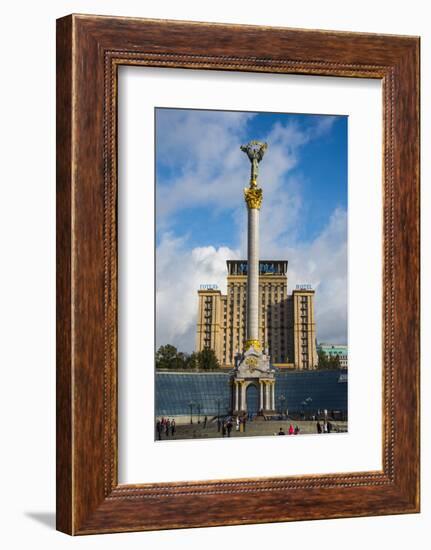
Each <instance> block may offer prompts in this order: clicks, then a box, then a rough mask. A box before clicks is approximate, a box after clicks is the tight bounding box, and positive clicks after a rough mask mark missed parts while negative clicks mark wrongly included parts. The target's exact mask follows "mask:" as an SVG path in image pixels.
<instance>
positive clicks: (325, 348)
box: [317, 343, 348, 369]
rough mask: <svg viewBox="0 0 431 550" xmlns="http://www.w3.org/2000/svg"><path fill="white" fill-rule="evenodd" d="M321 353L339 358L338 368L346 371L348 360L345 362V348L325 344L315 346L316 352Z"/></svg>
mask: <svg viewBox="0 0 431 550" xmlns="http://www.w3.org/2000/svg"><path fill="white" fill-rule="evenodd" d="M319 351H322V352H323V353H326V355H327V356H328V358H329V357H335V356H336V355H338V357H339V358H340V367H341V368H342V369H347V365H348V360H347V356H348V353H347V346H343V345H338V344H325V343H321V344H318V345H317V352H319Z"/></svg>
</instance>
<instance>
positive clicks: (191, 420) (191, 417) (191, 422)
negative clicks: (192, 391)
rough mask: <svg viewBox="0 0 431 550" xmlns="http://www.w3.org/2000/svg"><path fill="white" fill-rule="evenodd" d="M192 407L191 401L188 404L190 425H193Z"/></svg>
mask: <svg viewBox="0 0 431 550" xmlns="http://www.w3.org/2000/svg"><path fill="white" fill-rule="evenodd" d="M193 406H194V403H193V401H190V403H189V407H190V424H193Z"/></svg>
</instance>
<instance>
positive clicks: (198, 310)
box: [143, 107, 348, 442]
mask: <svg viewBox="0 0 431 550" xmlns="http://www.w3.org/2000/svg"><path fill="white" fill-rule="evenodd" d="M154 120H155V327H156V330H155V358H154V368H155V388H154V391H155V412H154V439H155V441H160V442H165V441H175V440H184V439H206V438H232V437H256V436H280V435H286V436H289V435H296V436H298V435H311V434H313V435H321V436H324V435H329V434H337V433H345V432H348V303H347V301H348V292H347V285H348V256H347V250H348V231H347V228H348V155H347V151H348V116H346V115H341V114H332V113H331V114H322V113H288V112H286V113H275V112H248V111H227V110H202V109H184V108H181V109H180V108H174V107H172V108H166V107H156V108H155V110H154ZM143 368H151V366H150V364H148V365H145V366H144V367H143ZM316 442H317V440H316Z"/></svg>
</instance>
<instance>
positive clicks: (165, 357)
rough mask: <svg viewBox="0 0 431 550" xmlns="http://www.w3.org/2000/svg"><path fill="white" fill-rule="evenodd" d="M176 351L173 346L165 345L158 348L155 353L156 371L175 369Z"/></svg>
mask: <svg viewBox="0 0 431 550" xmlns="http://www.w3.org/2000/svg"><path fill="white" fill-rule="evenodd" d="M177 355H178V350H177V348H176V347H175V346H171V345H170V344H166V345H165V346H160V347H159V349H158V350H157V352H156V368H157V369H172V368H177Z"/></svg>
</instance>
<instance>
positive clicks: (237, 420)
mask: <svg viewBox="0 0 431 550" xmlns="http://www.w3.org/2000/svg"><path fill="white" fill-rule="evenodd" d="M235 429H236V431H237V432H239V416H237V417H236V427H235Z"/></svg>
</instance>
